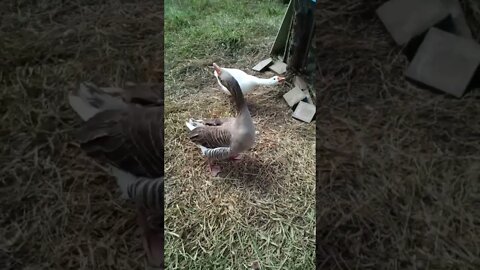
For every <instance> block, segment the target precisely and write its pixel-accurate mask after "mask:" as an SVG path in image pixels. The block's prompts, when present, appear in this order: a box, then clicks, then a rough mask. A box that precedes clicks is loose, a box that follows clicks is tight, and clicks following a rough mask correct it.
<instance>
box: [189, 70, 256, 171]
mask: <svg viewBox="0 0 480 270" xmlns="http://www.w3.org/2000/svg"><path fill="white" fill-rule="evenodd" d="M214 67H215V72H216V73H217V74H218V75H219V79H220V81H221V83H222V85H224V86H225V87H226V88H227V89H228V91H230V94H231V96H232V97H233V100H234V103H235V109H236V117H235V118H222V119H210V120H195V119H190V120H189V121H188V122H187V123H186V125H187V127H188V129H189V130H190V134H189V138H190V140H191V141H192V142H194V143H195V144H196V145H197V146H198V147H200V149H201V151H202V155H203V156H205V157H206V158H207V160H208V164H209V168H210V171H211V173H212V175H213V176H216V175H217V174H218V173H219V172H220V168H219V167H218V166H215V165H213V164H212V160H222V159H228V158H230V159H234V160H238V155H239V153H241V152H243V151H245V150H248V149H250V148H251V147H252V146H253V145H254V144H255V126H254V124H253V121H252V117H251V116H250V111H249V110H248V107H247V103H246V102H245V98H244V97H243V93H242V89H241V88H240V85H239V84H238V82H237V80H236V79H235V78H234V77H233V76H232V75H231V74H230V73H229V71H227V70H226V69H223V68H220V67H218V65H216V64H214Z"/></svg>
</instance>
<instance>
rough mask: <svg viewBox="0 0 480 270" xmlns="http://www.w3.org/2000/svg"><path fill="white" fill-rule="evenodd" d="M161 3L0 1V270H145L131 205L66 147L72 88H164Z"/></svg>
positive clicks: (75, 151) (80, 155) (83, 158)
mask: <svg viewBox="0 0 480 270" xmlns="http://www.w3.org/2000/svg"><path fill="white" fill-rule="evenodd" d="M162 8H163V7H162V6H161V3H160V2H159V1H150V0H147V1H141V2H139V1H81V4H80V2H78V3H77V2H76V1H56V0H54V1H50V0H49V1H46V0H43V1H2V2H1V3H0V10H1V11H0V14H1V16H0V18H1V23H0V37H1V40H2V41H1V42H0V63H1V65H0V80H1V84H0V91H1V92H0V104H1V106H0V111H1V116H2V120H1V129H0V130H1V133H0V149H1V155H0V156H1V157H0V158H1V165H2V166H1V169H0V170H1V171H0V174H1V176H0V206H1V210H0V268H1V269H143V258H142V254H143V249H142V247H141V242H140V232H139V230H138V228H137V226H136V222H135V213H134V212H133V210H132V208H131V207H130V206H131V205H130V204H128V203H126V202H124V201H123V200H120V199H119V192H118V191H117V187H116V183H115V180H114V179H112V178H111V177H109V176H108V175H106V174H105V173H103V172H102V170H101V169H100V168H99V167H98V166H96V164H95V163H94V162H93V161H92V160H91V159H89V158H87V157H86V156H85V155H84V154H83V153H82V152H81V151H80V150H79V149H78V148H77V147H76V146H75V145H73V144H71V143H70V141H71V140H72V139H73V138H72V137H71V135H70V133H71V131H72V130H73V129H74V128H75V127H77V126H78V124H80V120H79V118H78V117H77V116H76V115H74V113H73V112H72V110H71V109H70V108H69V106H68V104H67V102H66V93H67V90H70V89H73V87H75V84H76V83H77V81H79V80H89V81H92V82H94V83H96V84H99V85H117V86H122V85H123V83H124V82H125V81H133V82H143V81H152V82H159V83H162V82H163V70H162V66H163V43H162V42H163V33H162V28H161V27H162V21H163V17H162Z"/></svg>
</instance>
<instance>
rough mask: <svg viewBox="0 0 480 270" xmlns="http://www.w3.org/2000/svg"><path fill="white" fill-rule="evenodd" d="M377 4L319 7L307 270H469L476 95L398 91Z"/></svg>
mask: <svg viewBox="0 0 480 270" xmlns="http://www.w3.org/2000/svg"><path fill="white" fill-rule="evenodd" d="M383 2H385V1H381V0H378V1H366V0H363V1H357V0H341V1H338V0H332V1H328V0H324V1H321V2H320V3H319V5H320V6H321V8H320V9H319V10H318V13H317V22H318V25H317V31H318V32H317V34H316V39H317V53H318V62H317V67H318V73H319V75H318V78H317V85H318V93H317V95H318V104H319V109H318V114H317V115H318V117H317V119H318V120H317V121H318V122H317V136H318V137H317V138H318V141H317V147H318V148H317V172H318V178H317V209H316V211H317V228H316V229H317V235H316V236H317V252H318V254H317V256H318V260H317V267H319V268H318V269H480V257H479V254H480V207H479V206H480V205H479V200H478V199H479V196H480V188H479V179H480V156H479V153H480V140H479V138H480V122H479V121H478V114H479V113H480V104H479V102H478V96H479V89H476V90H474V91H472V92H469V93H468V94H466V96H465V97H463V98H462V99H456V98H452V97H450V96H447V95H443V94H438V93H433V92H431V91H429V90H424V89H420V88H417V87H415V86H413V85H411V84H409V83H407V82H406V81H405V78H404V76H403V74H404V71H405V68H406V65H407V60H406V58H405V57H404V56H403V55H402V54H401V52H400V50H401V49H400V48H398V47H397V46H395V45H394V43H393V41H392V39H391V37H390V36H389V35H388V33H387V32H386V30H384V27H383V26H382V24H381V22H380V21H379V20H378V19H377V17H376V15H375V9H376V8H377V7H378V6H379V5H380V4H381V3H383ZM462 3H463V5H464V7H465V8H466V11H467V15H468V21H469V23H470V26H471V28H472V32H473V33H474V34H475V35H476V38H477V40H479V38H480V36H479V35H478V34H479V33H480V5H479V3H478V2H477V1H463V2H462ZM439 46H441V45H439Z"/></svg>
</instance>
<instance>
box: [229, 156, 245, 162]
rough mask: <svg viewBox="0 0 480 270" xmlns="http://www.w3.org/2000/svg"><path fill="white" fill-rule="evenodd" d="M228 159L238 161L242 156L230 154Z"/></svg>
mask: <svg viewBox="0 0 480 270" xmlns="http://www.w3.org/2000/svg"><path fill="white" fill-rule="evenodd" d="M230 160H231V161H233V162H239V161H240V160H242V156H240V155H235V156H231V157H230Z"/></svg>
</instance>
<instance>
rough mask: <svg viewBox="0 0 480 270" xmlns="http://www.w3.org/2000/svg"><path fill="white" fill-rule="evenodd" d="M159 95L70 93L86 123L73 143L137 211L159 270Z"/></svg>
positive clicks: (136, 89) (143, 88) (84, 87)
mask: <svg viewBox="0 0 480 270" xmlns="http://www.w3.org/2000/svg"><path fill="white" fill-rule="evenodd" d="M162 95H163V89H161V88H160V87H159V86H158V85H157V86H156V85H148V84H143V85H131V86H128V87H125V89H121V88H98V87H96V86H95V85H93V84H91V83H83V84H81V85H80V87H79V88H78V89H77V90H76V91H74V92H72V93H70V95H69V101H70V105H71V107H72V108H73V110H74V111H75V112H76V113H77V114H78V115H79V116H80V117H81V118H82V119H83V120H84V121H85V123H84V125H83V126H82V127H81V128H80V129H79V130H78V132H77V138H78V141H79V143H80V146H81V148H82V149H83V150H85V151H86V153H87V154H88V155H89V156H91V157H93V158H95V159H98V160H102V161H106V162H108V163H109V164H110V172H111V174H112V175H113V176H115V177H116V180H117V183H118V185H119V187H120V189H121V191H122V194H123V196H124V197H126V198H128V199H131V200H133V201H134V202H135V203H136V205H137V207H138V212H139V215H138V222H139V224H140V226H141V227H142V229H143V232H144V239H143V241H144V248H145V251H146V253H147V260H148V264H149V267H152V269H163V267H164V266H163V205H164V203H163V190H164V186H163V177H164V168H163V161H164V155H163V150H164V149H163V137H164V136H163V135H164V133H163V97H162Z"/></svg>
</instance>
